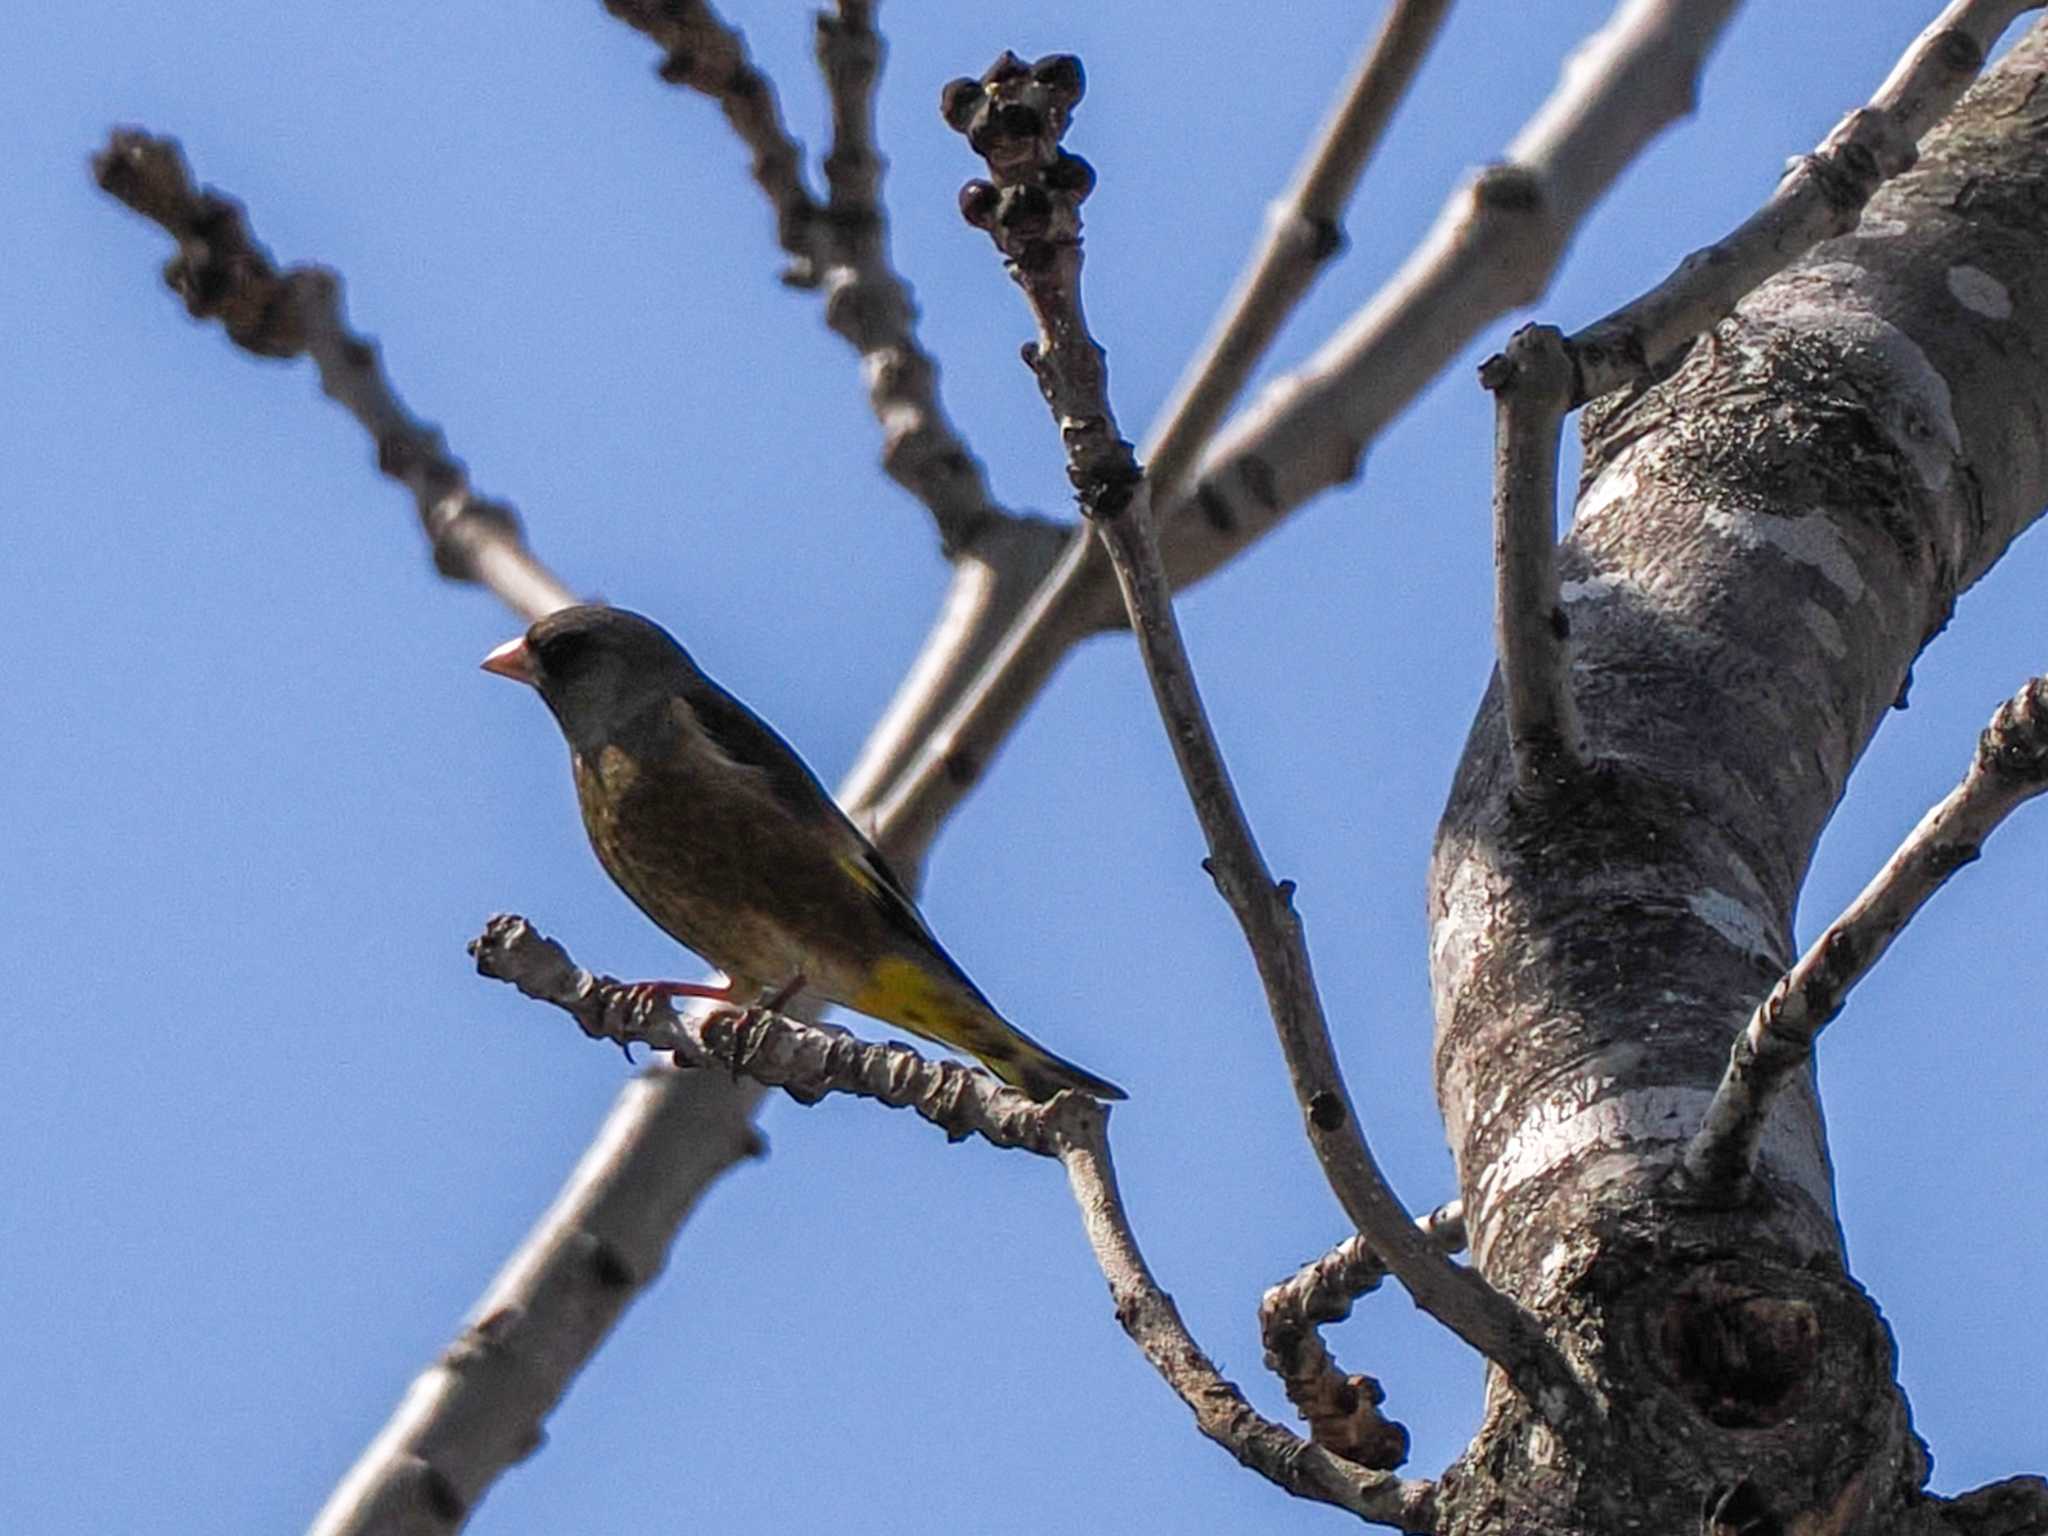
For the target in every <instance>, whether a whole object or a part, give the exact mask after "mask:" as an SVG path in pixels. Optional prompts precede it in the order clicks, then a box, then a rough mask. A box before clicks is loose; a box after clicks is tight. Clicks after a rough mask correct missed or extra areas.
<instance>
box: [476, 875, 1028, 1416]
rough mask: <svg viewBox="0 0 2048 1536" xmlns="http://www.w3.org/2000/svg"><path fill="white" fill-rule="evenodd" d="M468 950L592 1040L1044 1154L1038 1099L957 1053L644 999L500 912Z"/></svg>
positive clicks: (800, 1097)
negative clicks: (849, 1099)
mask: <svg viewBox="0 0 2048 1536" xmlns="http://www.w3.org/2000/svg"><path fill="white" fill-rule="evenodd" d="M469 952H470V954H472V955H473V956H475V957H476V968H477V971H478V973H479V974H480V975H484V976H488V977H490V978H491V979H492V980H494V981H508V982H510V983H512V985H514V986H515V987H517V988H518V989H519V990H520V991H521V992H523V993H525V994H526V996H528V997H530V998H533V999H534V1000H536V1001H537V1002H543V1003H553V1004H554V1005H555V1006H556V1007H557V1008H560V1009H562V1010H564V1011H565V1012H567V1013H569V1014H571V1015H572V1016H573V1017H574V1018H575V1020H576V1022H577V1023H578V1024H580V1025H581V1026H582V1027H583V1032H584V1033H585V1034H586V1035H588V1036H590V1037H591V1038H592V1039H593V1040H611V1041H615V1042H617V1043H618V1044H620V1045H625V1044H628V1043H631V1042H636V1041H637V1042H639V1043H641V1044H644V1045H647V1046H650V1047H652V1048H653V1049H655V1050H657V1051H672V1052H674V1053H675V1058H676V1064H677V1065H678V1066H679V1067H683V1068H687V1069H695V1070H700V1071H701V1070H704V1069H707V1068H711V1067H723V1068H725V1069H727V1070H728V1071H729V1072H731V1073H732V1074H733V1075H734V1076H744V1077H749V1078H752V1079H753V1080H754V1081H755V1082H757V1083H762V1084H765V1085H766V1086H768V1087H771V1088H780V1089H782V1090H783V1091H784V1092H785V1093H787V1094H788V1095H789V1096H790V1097H791V1098H793V1099H795V1100H796V1101H797V1102H798V1103H799V1104H815V1103H817V1102H818V1101H819V1100H820V1099H822V1098H825V1097H826V1096H827V1095H828V1094H834V1093H848V1094H853V1095H855V1096H856V1097H858V1098H864V1099H879V1100H880V1101H881V1102H882V1103H884V1104H887V1105H889V1106H890V1107H891V1108H895V1109H913V1110H915V1111H916V1112H917V1113H918V1114H919V1115H921V1116H922V1117H923V1118H925V1119H927V1120H929V1121H931V1122H932V1124H934V1125H936V1126H938V1127H939V1129H941V1130H942V1131H944V1132H945V1133H946V1135H947V1137H948V1138H949V1139H951V1140H953V1141H960V1140H963V1139H965V1138H966V1137H968V1136H979V1137H981V1138H982V1139H983V1140H984V1141H987V1142H990V1143H991V1144H993V1145H995V1146H998V1147H1022V1148H1023V1149H1024V1150H1026V1151H1028V1152H1036V1153H1038V1154H1039V1155H1040V1156H1041V1157H1051V1156H1052V1155H1053V1145H1052V1139H1051V1134H1050V1131H1049V1130H1048V1129H1047V1126H1048V1119H1047V1116H1046V1113H1045V1110H1046V1106H1044V1105H1041V1104H1036V1103H1033V1102H1032V1100H1031V1099H1029V1098H1027V1097H1026V1096H1025V1095H1024V1094H1022V1093H1019V1092H1018V1091H1017V1090H1016V1089H1014V1088H1007V1087H1005V1086H1004V1085H1003V1084H1002V1083H1000V1082H998V1081H997V1080H996V1079H995V1078H994V1077H992V1076H990V1075H989V1074H988V1073H986V1072H980V1071H976V1070H974V1069H973V1068H970V1067H963V1066H961V1065H960V1064H959V1063H958V1062H954V1061H944V1060H939V1059H934V1058H931V1057H926V1056H921V1055H919V1054H918V1053H917V1052H916V1051H914V1050H912V1049H911V1048H910V1047H909V1046H907V1045H896V1044H893V1043H889V1044H875V1043H872V1042H870V1041H866V1040H860V1039H857V1038H855V1037H854V1036H853V1035H850V1034H848V1033H847V1032H845V1031H844V1030H837V1029H822V1028H820V1027H819V1026H817V1025H815V1024H805V1023H802V1022H800V1021H798V1020H796V1019H792V1018H787V1017H784V1016H782V1015H780V1014H775V1013H768V1012H765V1011H763V1010H761V1009H750V1010H747V1011H744V1012H742V1011H739V1010H735V1009H730V1008H715V1009H708V1010H707V1009H694V1008H693V1009H678V1008H675V1007H673V1006H671V1005H670V1004H669V1003H668V1002H667V1001H666V1000H662V999H655V1000H653V1001H651V1002H649V1001H646V1000H645V999H644V995H643V994H642V993H641V992H640V991H639V990H638V989H637V988H635V987H634V986H633V985H631V984H630V983H627V982H622V981H619V980H617V979H616V978H614V977H610V976H596V975H593V974H591V973H590V972H589V971H586V970H584V969H583V968H582V967H580V966H578V965H577V964H576V963H575V962H574V961H573V960H571V959H570V958H569V955H568V952H567V951H566V950H564V949H563V948H562V946H561V945H560V944H558V943H556V942H555V941H554V940H553V939H550V938H546V937H543V936H542V935H541V934H540V933H538V932H537V931H536V930H535V929H534V927H533V925H532V924H531V923H529V922H527V920H526V919H525V918H523V917H516V916H513V915H511V914H509V913H500V914H499V915H498V916H496V917H494V918H492V919H491V920H490V922H488V923H487V924H485V926H484V931H483V932H482V933H481V934H480V935H478V936H477V937H476V938H475V939H473V940H471V941H470V946H469ZM686 1075H687V1074H686ZM564 1385H565V1386H566V1385H567V1383H566V1382H565V1383H564Z"/></svg>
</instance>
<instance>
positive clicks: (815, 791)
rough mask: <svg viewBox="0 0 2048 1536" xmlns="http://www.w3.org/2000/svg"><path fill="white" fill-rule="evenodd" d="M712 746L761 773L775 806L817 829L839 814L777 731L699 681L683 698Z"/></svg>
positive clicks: (706, 680)
mask: <svg viewBox="0 0 2048 1536" xmlns="http://www.w3.org/2000/svg"><path fill="white" fill-rule="evenodd" d="M683 702H684V703H686V704H687V705H689V707H690V712H691V713H692V714H693V715H695V716H696V718H697V723H698V725H700V726H701V727H703V730H704V735H705V737H706V739H708V740H709V741H710V743H711V745H712V746H714V747H715V748H717V749H718V751H719V752H721V753H723V754H724V755H725V757H726V759H727V760H728V761H730V762H732V763H734V764H736V765H737V766H739V767H741V768H749V769H752V770H753V771H754V772H756V773H758V774H759V775H760V776H761V778H762V781H763V782H764V783H765V784H766V785H767V786H768V789H769V791H770V792H771V793H772V794H773V795H774V797H775V800H776V803H777V804H779V805H780V806H781V807H782V808H783V809H784V810H786V811H788V812H789V814H790V815H792V816H794V817H796V818H797V819H798V820H799V821H803V822H808V823H811V824H813V825H815V824H817V823H819V822H823V821H829V820H830V819H832V818H833V817H834V816H837V815H839V814H840V812H839V808H838V807H837V806H836V805H834V804H833V802H832V797H831V795H829V794H828V793H826V790H825V786H824V785H823V784H820V783H819V782H818V776H817V775H816V774H814V773H812V772H811V770H810V769H809V768H807V767H806V766H805V765H804V760H803V759H802V758H801V757H798V756H797V754H796V749H795V748H794V747H792V746H791V745H790V744H789V743H788V742H786V741H784V740H783V739H782V737H781V736H779V735H778V734H776V731H775V728H774V727H773V726H771V725H769V724H768V722H767V721H765V720H763V719H762V718H761V717H760V716H759V715H757V714H755V713H754V712H753V711H752V710H751V709H749V708H747V706H746V705H744V704H742V703H741V702H740V701H739V700H738V699H736V698H734V697H733V696H732V695H731V694H729V693H727V692H726V691H725V690H724V689H723V688H721V687H719V686H718V684H716V683H714V682H712V681H711V679H709V678H708V677H707V678H698V679H696V680H695V681H694V682H693V684H692V686H691V687H690V688H688V689H687V690H686V691H685V692H684V694H683Z"/></svg>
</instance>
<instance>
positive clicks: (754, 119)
mask: <svg viewBox="0 0 2048 1536" xmlns="http://www.w3.org/2000/svg"><path fill="white" fill-rule="evenodd" d="M604 8H605V9H606V10H608V11H610V12H611V13H612V14H613V15H614V16H616V17H618V18H619V20H621V21H623V22H624V23H625V24H626V25H627V26H629V27H632V28H634V29H636V30H637V31H640V32H644V33H646V34H647V35H648V36H649V37H651V38H653V39H654V41H655V42H656V43H658V44H660V46H661V47H662V49H663V50H664V52H665V54H666V57H665V58H663V59H662V61H661V65H660V68H659V70H658V71H657V73H659V74H660V76H661V78H662V79H664V80H666V81H667V82H668V83H669V84H670V85H679V86H685V87H687V88H689V89H690V90H693V91H697V92H699V93H701V94H703V95H705V96H709V97H710V98H711V99H712V100H713V101H715V102H717V103H718V107H719V110H720V111H722V112H723V113H724V114H725V120H726V121H727V122H728V123H730V124H731V125H732V131H733V132H734V133H735V134H737V135H738V136H739V140H740V142H741V143H742V144H745V145H746V146H747V149H748V151H749V152H750V153H751V154H752V155H753V157H754V158H753V166H752V170H753V174H754V180H755V181H756V182H757V183H759V184H760V187H761V191H762V192H763V193H764V194H765V195H766V196H767V198H768V205H769V206H770V207H771V208H773V209H774V210H775V240H776V243H777V244H778V245H780V246H781V247H782V249H783V251H784V252H785V253H786V254H787V255H788V256H789V258H790V266H789V269H788V270H787V271H785V272H784V273H783V281H784V282H786V283H788V284H790V285H791V286H792V287H797V288H809V287H812V286H814V285H816V284H817V282H818V281H819V280H820V278H821V277H822V276H823V273H822V271H821V269H820V263H819V261H818V259H817V252H816V248H815V245H814V243H813V242H814V240H815V238H816V229H817V225H818V223H819V219H820V213H821V210H820V209H819V207H818V200H817V198H816V197H814V196H813V195H812V193H811V189H810V188H809V187H808V186H807V185H805V183H804V152H803V147H802V146H801V145H799V144H798V143H797V141H796V140H795V138H793V137H792V136H791V134H790V131H789V129H788V128H787V127H786V126H784V124H783V121H782V106H781V104H780V103H779V102H778V101H777V100H776V97H775V85H774V82H773V81H771V80H770V79H769V78H768V77H767V75H765V74H763V73H762V72H761V71H760V70H759V69H757V68H755V67H754V61H753V59H752V58H750V57H749V56H748V54H747V44H746V39H745V38H743V37H741V36H740V34H739V32H738V31H737V30H736V29H735V28H733V27H730V26H728V25H726V23H725V21H724V20H723V19H722V18H721V17H720V16H719V15H718V13H717V12H716V11H714V10H713V9H712V8H711V7H710V6H709V5H708V4H706V3H704V0H604Z"/></svg>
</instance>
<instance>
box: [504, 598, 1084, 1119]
mask: <svg viewBox="0 0 2048 1536" xmlns="http://www.w3.org/2000/svg"><path fill="white" fill-rule="evenodd" d="M484 668H485V670H486V671H490V672H495V673H497V674H498V675H499V676H501V677H509V678H513V679H515V680H517V681H519V682H522V683H530V684H531V685H532V686H533V688H534V689H535V690H536V691H537V692H538V693H539V694H540V696H541V698H542V699H544V700H545V701H546V702H547V706H548V708H549V709H551V710H553V711H554V715H555V721H556V723H557V724H559V725H560V726H561V728H562V734H563V735H564V736H565V737H567V738H568V741H569V757H570V761H571V763H572V765H573V766H574V768H575V771H576V798H577V800H578V802H579V803H580V804H581V805H582V808H583V827H584V830H585V831H586V832H588V833H589V834H590V846H591V847H592V849H594V850H595V851H596V853H597V857H598V862H599V863H601V864H603V865H604V867H605V872H606V873H607V874H609V875H610V876H611V877H612V879H613V880H615V881H616V882H618V885H619V888H620V889H621V890H623V891H624V892H625V893H626V894H627V895H628V896H630V897H631V898H632V899H633V902H634V904H635V905H636V906H638V907H639V908H640V910H641V911H643V912H645V913H646V914H647V915H648V916H649V917H651V918H653V919H654V921H655V922H656V923H657V924H659V925H660V926H661V928H662V929H663V930H664V931H665V932H666V933H668V934H669V936H670V937H671V938H674V939H676V940H677V941H678V942H680V943H682V944H684V945H686V946H687V947H689V948H690V949H693V950H695V951H696V952H697V953H698V954H700V955H702V956H703V957H704V958H705V959H706V960H708V961H710V962H711V964H713V965H715V966H717V967H718V968H719V969H720V970H721V971H723V972H724V973H725V975H726V978H727V980H726V985H725V986H723V987H709V986H701V985H697V984H695V983H689V982H654V983H650V984H648V985H649V987H650V989H651V990H653V991H655V992H658V993H664V994H667V995H671V996H690V997H710V998H715V999H717V1000H719V1001H721V1002H725V1003H730V1004H733V1005H735V1006H742V1007H744V1006H746V1005H748V1004H750V1003H752V1002H754V1001H756V1000H757V999H759V998H762V997H764V996H771V995H772V997H773V998H774V1000H775V1002H777V1003H780V1002H783V1001H786V1000H787V999H788V998H790V997H791V996H794V995H795V994H796V993H797V992H799V991H802V992H808V993H811V994H812V995H814V996H817V997H820V998H823V999H825V1000H826V1001H828V1002H834V1003H842V1004H844V1005H845V1006H847V1007H849V1008H853V1009H856V1010H858V1011H859V1012H861V1013H865V1014H868V1015H869V1016H871V1017H873V1018H877V1019H880V1020H882V1021H883V1022H884V1023H888V1024H894V1025H896V1026H898V1027H899V1028H902V1029H907V1030H909V1031H910V1032H911V1033H912V1034H917V1035H922V1036H924V1037H925V1038H926V1039H928V1040H937V1041H939V1042H940V1043H941V1044H944V1045H950V1046H954V1047H956V1048H958V1049H959V1050H963V1051H966V1052H967V1053H969V1054H970V1055H973V1056H977V1057H979V1058H980V1059H981V1060H982V1062H983V1063H985V1064H986V1065H987V1066H988V1068H989V1070H990V1071H992V1072H994V1073H995V1074H996V1076H998V1077H1000V1078H1001V1079H1002V1080H1003V1081H1004V1082H1006V1083H1009V1084H1011V1085H1012V1086H1014V1087H1017V1088H1021V1089H1023V1090H1024V1091H1025V1092H1026V1093H1028V1094H1030V1095H1031V1096H1032V1097H1033V1098H1034V1099H1049V1098H1051V1097H1052V1096H1053V1095H1054V1094H1055V1093H1057V1092H1059V1091H1060V1090H1061V1089H1062V1088H1072V1089H1076V1090H1078V1091H1080V1092H1082V1093H1086V1094H1092V1095H1093V1096H1094V1097H1096V1098H1099V1099H1121V1098H1122V1097H1123V1096H1124V1092H1123V1090H1122V1089H1121V1088H1119V1087H1117V1086H1116V1085H1115V1084H1114V1083H1110V1082H1105V1081H1104V1080H1103V1079H1102V1078H1099V1077H1097V1076H1095V1075H1094V1074H1093V1073H1092V1072H1087V1071H1084V1070H1083V1069H1081V1068H1080V1067H1077V1066H1075V1065H1074V1064H1073V1063H1072V1062H1070V1061H1062V1060H1061V1059H1060V1058H1059V1057H1057V1056H1055V1055H1053V1054H1052V1053H1051V1052H1050V1051H1047V1050H1046V1049H1044V1048H1043V1047H1042V1046H1040V1045H1039V1044H1038V1043H1037V1042H1036V1041H1034V1040H1032V1039H1031V1038H1030V1037H1029V1036H1027V1035H1025V1034H1024V1033H1023V1031H1021V1030H1019V1029H1017V1028H1016V1027H1015V1026H1014V1025H1012V1024H1010V1023H1008V1022H1007V1021H1006V1020H1004V1018H1003V1017H1002V1015H1001V1014H999V1013H997V1012H996V1010H995V1008H994V1006H993V1005H992V1004H991V1003H990V1002H989V1000H988V999H987V998H986V997H984V996H982V994H981V990H980V988H978V987H976V986H975V985H974V983H973V982H972V981H970V980H968V979H967V974H966V972H964V971H962V970H961V969H960V967H959V966H957V965H955V964H954V963H953V961H952V959H951V958H950V957H949V956H948V955H947V954H946V952H945V951H944V950H943V949H941V948H940V947H939V941H938V940H937V939H935V938H933V937H932V932H931V929H930V928H929V927H927V926H926V924H925V920H924V918H923V916H922V915H921V914H920V913H919V912H918V910H917V906H916V903H914V902H913V901H912V900H911V899H910V893H909V892H908V891H907V890H906V889H905V888H904V885H903V882H902V881H901V880H899V879H898V878H897V877H896V874H895V871H893V870H892V869H890V868H889V866H888V864H887V863H886V862H885V861H884V860H883V858H882V855H881V853H880V852H879V851H878V850H877V849H876V848H875V845H874V844H873V843H871V842H869V841H868V840H867V838H866V837H864V836H863V835H862V834H861V832H860V829H859V828H857V827H855V826H854V824H853V823H852V822H851V821H849V820H847V818H846V815H845V813H844V812H842V811H841V810H840V809H839V807H838V806H837V805H835V804H834V803H833V800H832V797H831V796H830V795H829V794H827V793H826V792H825V786H824V785H822V784H820V783H819V782H818V779H817V776H816V775H815V774H813V773H812V772H811V770H810V769H809V768H807V767H806V766H804V762H803V759H802V758H800V757H798V756H797V755H796V753H795V751H794V750H792V749H791V747H790V745H789V743H788V742H786V741H784V740H783V739H782V738H781V737H780V736H778V735H776V734H775V732H774V731H773V730H772V729H771V728H770V727H769V726H768V725H767V724H765V723H764V722H763V721H762V720H761V718H760V717H759V716H757V715H756V714H755V713H754V712H753V711H752V710H750V709H748V708H747V707H746V705H744V704H742V703H740V701H739V700H738V699H735V698H734V697H733V696H732V695H731V694H729V693H727V692H726V691H725V690H724V689H723V688H721V687H719V686H718V684H716V683H714V682H713V681H712V680H711V679H710V678H708V677H706V676H705V675H704V674H703V672H702V671H700V670H699V669H698V667H697V664H696V663H695V662H693V661H692V660H691V659H690V656H689V653H688V652H687V651H685V650H684V649H683V648H682V647H681V646H680V645H678V644H676V642H675V640H674V638H673V637H671V636H670V635H669V633H668V632H667V631H666V630H664V629H662V628H661V626H659V625H658V624H655V623H652V622H651V621H649V620H647V619H643V618H641V617H640V616H639V615H638V614H633V613H627V612H625V611H623V610H622V609H618V608H605V607H598V606H588V607H580V608H564V609H562V610H560V611H559V612H556V613H551V614H549V615H548V616H547V617H546V618H544V619H542V620H540V622H538V623H537V624H535V625H534V626H533V627H532V628H531V629H529V630H527V632H526V633H525V634H524V635H523V636H521V637H520V638H519V639H517V640H511V641H507V642H506V643H505V644H504V645H501V646H499V647H498V648H497V649H496V650H495V651H493V652H491V654H490V655H489V656H488V657H486V658H485V659H484Z"/></svg>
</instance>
